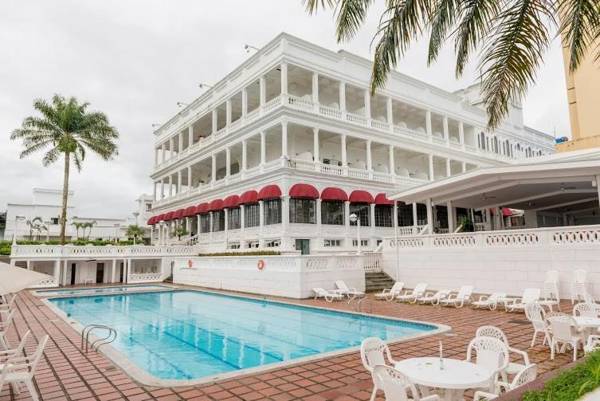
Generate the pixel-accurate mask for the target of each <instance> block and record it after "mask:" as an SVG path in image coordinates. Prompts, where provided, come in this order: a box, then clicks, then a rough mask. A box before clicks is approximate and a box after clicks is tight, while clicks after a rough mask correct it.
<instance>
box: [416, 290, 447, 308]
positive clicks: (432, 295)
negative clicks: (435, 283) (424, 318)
mask: <svg viewBox="0 0 600 401" xmlns="http://www.w3.org/2000/svg"><path fill="white" fill-rule="evenodd" d="M448 295H450V290H439V291H436V292H433V291H428V292H426V293H425V294H424V295H423V296H422V297H419V298H417V303H420V304H431V305H439V303H440V302H441V301H442V300H444V299H446V298H447V297H448Z"/></svg>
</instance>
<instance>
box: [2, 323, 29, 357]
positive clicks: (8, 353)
mask: <svg viewBox="0 0 600 401" xmlns="http://www.w3.org/2000/svg"><path fill="white" fill-rule="evenodd" d="M30 335H31V331H29V330H27V332H26V333H25V334H24V335H23V337H21V342H20V343H19V346H18V347H17V348H13V349H7V350H3V351H0V364H3V363H5V362H6V360H7V359H9V358H13V357H15V356H21V355H22V354H23V350H24V349H25V345H26V344H27V341H28V340H29V336H30ZM0 366H1V365H0Z"/></svg>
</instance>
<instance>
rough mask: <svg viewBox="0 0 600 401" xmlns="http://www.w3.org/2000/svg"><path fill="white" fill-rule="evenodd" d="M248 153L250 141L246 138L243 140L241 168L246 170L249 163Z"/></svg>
mask: <svg viewBox="0 0 600 401" xmlns="http://www.w3.org/2000/svg"><path fill="white" fill-rule="evenodd" d="M247 153H248V143H247V142H246V140H245V139H244V140H243V141H242V167H241V170H242V171H245V170H246V168H247V167H246V166H247V164H248V162H247V155H246V154H247Z"/></svg>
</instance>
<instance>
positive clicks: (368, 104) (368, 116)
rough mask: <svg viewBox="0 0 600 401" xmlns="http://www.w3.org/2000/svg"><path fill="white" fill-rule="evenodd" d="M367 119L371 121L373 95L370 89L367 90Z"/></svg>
mask: <svg viewBox="0 0 600 401" xmlns="http://www.w3.org/2000/svg"><path fill="white" fill-rule="evenodd" d="M365 117H366V118H367V120H370V119H371V94H370V93H369V90H368V89H366V90H365Z"/></svg>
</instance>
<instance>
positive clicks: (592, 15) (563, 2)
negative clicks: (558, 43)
mask: <svg viewBox="0 0 600 401" xmlns="http://www.w3.org/2000/svg"><path fill="white" fill-rule="evenodd" d="M558 12H559V15H560V16H561V20H562V23H561V25H560V28H559V31H560V33H561V34H562V40H563V43H564V44H565V45H566V47H567V48H568V49H569V51H568V57H569V70H570V71H575V70H576V69H577V67H578V66H579V63H580V62H581V60H582V58H583V57H584V56H585V55H586V54H587V52H588V51H589V50H591V49H590V48H591V46H592V44H593V43H594V40H596V39H597V38H598V36H600V3H599V2H598V0H558ZM598 55H600V53H598V54H597V55H596V56H598Z"/></svg>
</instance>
